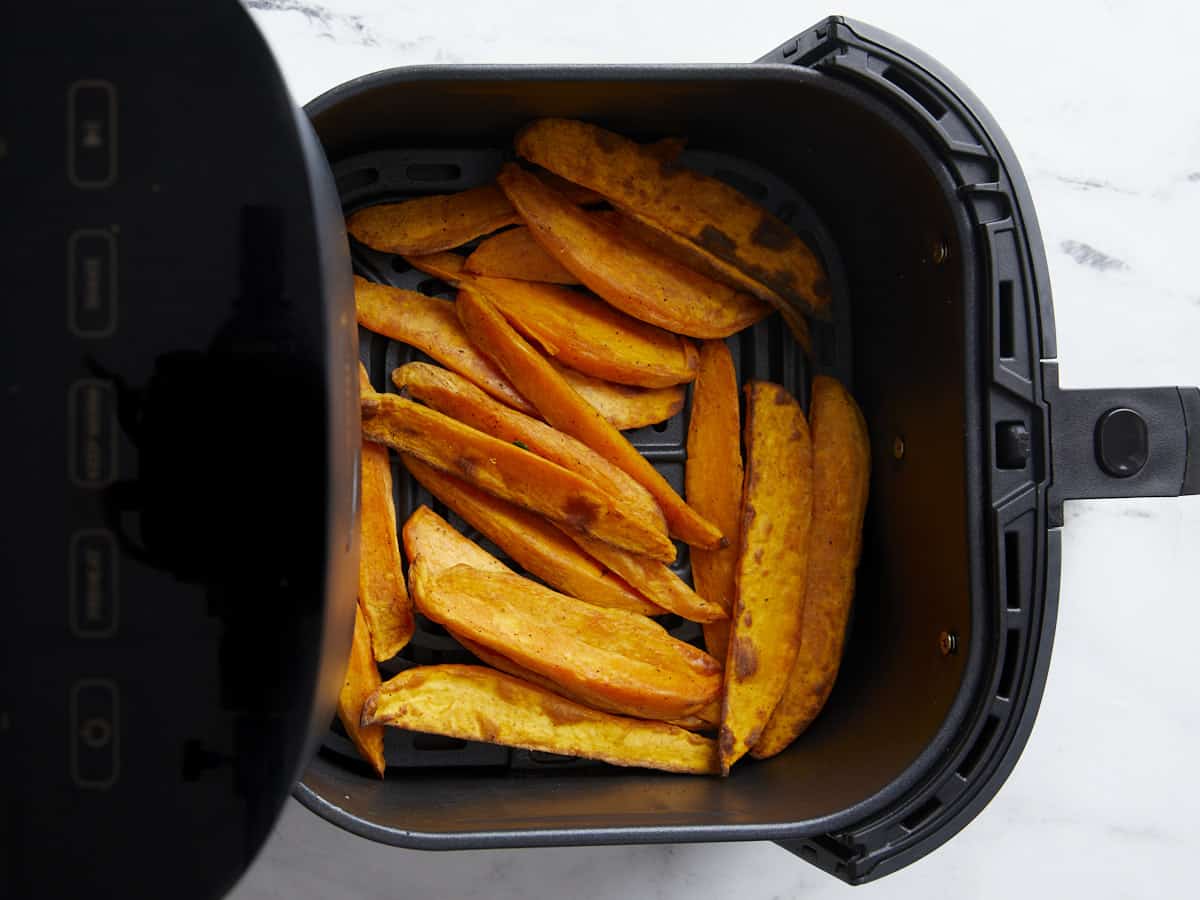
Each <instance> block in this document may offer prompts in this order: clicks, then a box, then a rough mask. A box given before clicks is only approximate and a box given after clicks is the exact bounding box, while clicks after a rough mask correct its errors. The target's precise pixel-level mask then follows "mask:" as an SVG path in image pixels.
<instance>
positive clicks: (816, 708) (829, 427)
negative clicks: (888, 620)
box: [750, 375, 871, 759]
mask: <svg viewBox="0 0 1200 900" xmlns="http://www.w3.org/2000/svg"><path fill="white" fill-rule="evenodd" d="M811 410H812V414H811V416H810V418H811V420H812V441H813V514H812V532H811V533H810V535H809V539H808V582H807V585H806V587H805V592H804V593H805V600H804V616H803V618H802V619H801V626H800V650H799V653H798V654H797V656H796V662H795V664H794V665H793V666H792V672H791V675H789V676H788V681H787V686H786V687H785V688H784V691H783V696H782V697H781V698H780V700H779V704H778V705H777V706H776V707H775V712H774V713H772V715H771V719H770V721H768V722H767V727H766V728H765V729H763V733H762V736H761V737H760V738H759V739H758V741H757V742H756V743H755V744H754V746H753V747H751V748H750V753H751V755H752V756H756V757H758V758H760V759H763V758H766V757H768V756H774V755H775V754H776V753H779V752H780V751H781V750H783V749H784V748H785V747H786V746H787V745H788V744H790V743H791V742H792V741H794V740H795V739H796V737H797V736H799V735H800V734H801V733H802V732H803V731H804V729H806V728H807V727H808V726H809V724H810V723H811V722H812V720H813V719H815V718H816V717H817V713H819V712H820V711H821V707H822V706H824V705H825V701H826V699H828V697H829V692H830V691H832V690H833V683H834V680H835V679H836V678H837V673H838V667H839V666H840V664H841V658H842V644H843V642H844V640H845V636H846V620H847V619H848V618H849V616H850V603H851V601H852V600H853V598H854V570H855V568H856V567H857V566H858V557H859V554H860V552H861V550H862V525H863V516H864V515H865V514H866V510H867V490H868V488H869V484H870V480H871V447H870V440H869V438H868V435H867V424H866V422H865V421H864V420H863V416H862V412H860V411H859V408H858V404H856V403H855V402H854V398H853V397H851V396H850V392H849V391H847V390H846V389H845V387H843V386H842V384H841V383H840V382H838V381H837V380H835V379H833V378H829V377H826V376H823V375H818V376H817V377H816V378H814V379H813V387H812V406H811Z"/></svg>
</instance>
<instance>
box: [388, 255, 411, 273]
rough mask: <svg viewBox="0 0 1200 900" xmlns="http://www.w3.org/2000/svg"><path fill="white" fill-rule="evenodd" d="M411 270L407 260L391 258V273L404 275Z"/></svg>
mask: <svg viewBox="0 0 1200 900" xmlns="http://www.w3.org/2000/svg"><path fill="white" fill-rule="evenodd" d="M411 268H412V266H410V265H409V264H408V260H406V259H405V258H404V257H403V256H393V257H392V271H393V272H398V273H404V272H407V271H409V270H410V269H411Z"/></svg>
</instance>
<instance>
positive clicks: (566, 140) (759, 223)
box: [502, 119, 831, 319]
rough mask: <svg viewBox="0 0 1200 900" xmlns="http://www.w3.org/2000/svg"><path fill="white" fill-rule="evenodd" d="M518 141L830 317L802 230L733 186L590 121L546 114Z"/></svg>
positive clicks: (527, 154)
mask: <svg viewBox="0 0 1200 900" xmlns="http://www.w3.org/2000/svg"><path fill="white" fill-rule="evenodd" d="M515 143H516V150H517V153H519V154H520V155H521V156H522V157H524V158H525V159H528V160H530V161H531V162H534V163H537V164H538V165H540V166H543V167H544V168H546V169H549V170H550V171H552V172H556V173H557V174H559V175H562V176H563V177H564V178H567V179H568V180H570V181H573V182H575V183H576V184H582V185H584V186H585V187H589V188H592V189H593V190H595V191H597V192H599V193H600V194H603V195H604V196H605V197H606V198H608V199H609V200H610V201H611V202H612V203H613V204H614V205H616V206H620V207H624V208H626V209H629V210H632V211H634V212H637V213H639V214H640V215H643V216H645V217H647V218H649V219H652V220H653V221H655V222H657V223H659V224H660V225H662V226H664V227H666V228H669V229H670V230H671V231H674V232H676V233H677V234H681V235H683V236H685V237H687V238H688V239H690V240H691V241H692V242H693V243H695V244H697V245H698V246H700V247H702V248H704V249H705V250H707V251H709V252H710V253H712V254H713V255H715V256H717V257H719V258H721V259H723V260H725V261H726V262H728V263H730V264H731V265H733V266H735V267H737V268H738V269H740V270H741V271H743V272H745V273H746V274H747V275H750V276H751V277H753V278H754V279H755V280H756V281H759V282H762V283H763V284H765V285H767V286H768V287H769V288H771V289H772V290H773V291H775V292H777V293H779V294H781V295H782V296H784V297H786V298H787V299H789V300H792V301H793V302H795V303H798V304H800V307H801V309H803V310H804V311H805V312H808V313H809V314H811V315H814V316H816V317H817V318H821V319H828V318H829V314H830V304H831V296H830V288H829V280H828V278H827V277H826V274H825V271H824V268H823V267H822V265H821V263H820V260H818V259H817V257H816V255H815V254H814V253H813V252H812V250H811V249H810V248H809V247H808V246H807V245H806V244H805V243H804V242H803V241H802V240H801V239H800V238H799V236H797V235H796V233H795V232H793V231H792V230H791V229H789V228H788V227H787V226H786V225H784V224H783V223H782V222H780V221H779V220H778V219H777V218H775V217H774V216H772V215H771V214H770V213H768V212H767V211H766V210H764V209H763V208H762V207H761V206H759V205H758V204H756V203H754V202H752V201H750V200H749V199H747V198H746V197H745V196H743V195H742V194H741V193H740V192H738V191H737V190H735V189H734V188H731V187H729V186H728V185H726V184H724V183H722V182H720V181H718V180H717V179H715V178H709V177H708V176H705V175H700V174H698V173H696V172H692V171H690V170H688V169H685V168H683V167H682V166H678V165H674V164H670V163H668V164H664V163H663V162H662V161H661V160H659V159H658V158H656V157H655V156H654V154H653V153H650V152H648V151H647V149H646V148H645V147H640V146H638V145H637V144H635V143H634V142H633V141H630V140H628V139H627V138H624V137H621V136H620V135H618V134H614V133H613V132H611V131H606V130H605V129H603V128H598V127H596V126H594V125H589V124H587V123H584V122H578V121H572V120H568V119H541V120H539V121H536V122H533V123H532V124H530V125H528V126H526V127H525V128H524V129H523V130H522V131H521V132H520V133H519V134H518V135H517V138H516V142H515ZM502 187H503V185H502ZM514 205H516V204H514ZM519 209H520V207H519V206H518V210H519Z"/></svg>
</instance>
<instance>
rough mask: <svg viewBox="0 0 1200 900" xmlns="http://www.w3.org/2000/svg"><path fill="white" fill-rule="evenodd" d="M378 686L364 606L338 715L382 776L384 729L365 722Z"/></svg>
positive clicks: (358, 618)
mask: <svg viewBox="0 0 1200 900" xmlns="http://www.w3.org/2000/svg"><path fill="white" fill-rule="evenodd" d="M378 689H379V669H378V668H376V666H375V657H374V656H373V655H372V653H371V634H370V630H369V629H368V628H367V621H366V619H364V618H363V614H362V609H361V608H359V607H358V606H357V605H356V606H355V608H354V639H353V642H352V643H351V645H350V658H349V659H348V660H347V662H346V676H345V680H344V681H343V682H342V690H341V691H340V692H339V694H338V702H337V714H338V718H339V719H340V720H341V722H342V727H343V728H345V729H346V734H347V735H348V736H349V738H350V740H351V742H352V743H353V744H354V746H355V747H356V748H357V749H358V752H359V754H360V755H361V756H362V758H363V759H365V760H366V761H367V762H368V763H370V765H371V768H372V769H374V770H375V773H376V774H377V775H378V776H379V777H380V778H382V777H383V771H384V769H385V768H386V766H387V764H386V763H385V762H384V759H383V728H382V727H380V726H379V725H362V724H360V722H361V720H362V709H363V703H364V702H365V701H366V699H367V698H368V697H369V696H371V695H372V694H373V693H375V691H377V690H378Z"/></svg>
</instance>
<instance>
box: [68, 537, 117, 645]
mask: <svg viewBox="0 0 1200 900" xmlns="http://www.w3.org/2000/svg"><path fill="white" fill-rule="evenodd" d="M68 565H69V567H70V568H69V579H70V598H69V600H70V610H69V621H70V624H71V632H72V634H74V635H75V636H76V637H81V638H106V637H112V636H113V635H114V634H116V631H117V615H118V605H117V601H118V594H117V542H116V540H115V539H114V538H113V535H112V533H111V532H109V531H106V530H104V529H102V528H94V529H88V530H86V531H77V532H75V534H74V535H73V536H72V538H71V549H70V559H69V560H68Z"/></svg>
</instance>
